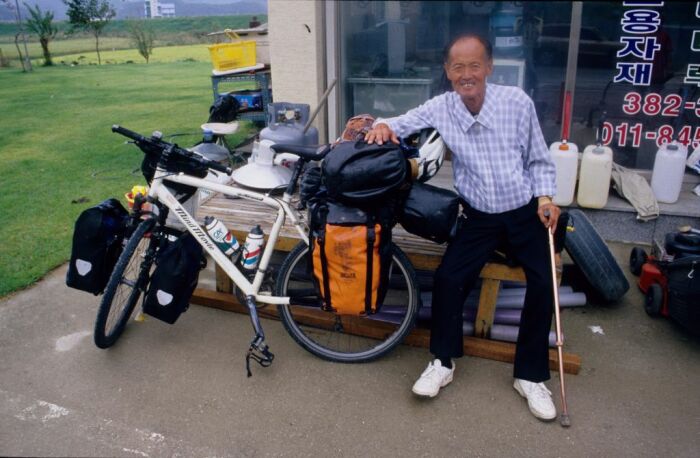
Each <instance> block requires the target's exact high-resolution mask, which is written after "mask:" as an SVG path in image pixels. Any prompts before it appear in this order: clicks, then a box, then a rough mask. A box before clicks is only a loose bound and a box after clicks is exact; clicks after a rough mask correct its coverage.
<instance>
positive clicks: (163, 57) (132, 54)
mask: <svg viewBox="0 0 700 458" xmlns="http://www.w3.org/2000/svg"><path fill="white" fill-rule="evenodd" d="M100 57H101V58H102V63H107V64H123V63H126V62H129V61H131V62H136V63H145V62H146V61H145V60H144V58H143V57H141V54H139V52H138V51H137V50H135V49H117V50H115V51H111V50H110V51H106V50H101V51H100ZM61 61H63V62H65V63H66V64H70V63H71V62H73V61H76V62H79V65H86V64H97V53H96V52H95V51H92V52H83V53H80V54H69V55H65V56H60V57H57V58H56V59H55V62H56V63H61ZM178 61H197V62H211V57H210V55H209V49H207V45H205V44H199V45H189V46H165V47H160V48H153V53H152V54H151V58H150V63H158V62H161V63H162V62H178ZM42 62H43V59H39V60H36V61H34V63H35V65H41V63H42ZM211 68H212V67H211V64H210V69H211Z"/></svg>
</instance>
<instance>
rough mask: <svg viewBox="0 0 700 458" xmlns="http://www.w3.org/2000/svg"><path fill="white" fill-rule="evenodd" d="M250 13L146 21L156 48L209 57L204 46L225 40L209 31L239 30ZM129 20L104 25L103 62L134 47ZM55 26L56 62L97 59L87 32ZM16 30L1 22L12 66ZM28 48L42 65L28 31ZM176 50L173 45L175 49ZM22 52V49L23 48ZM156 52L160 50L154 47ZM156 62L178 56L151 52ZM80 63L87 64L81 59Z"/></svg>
mask: <svg viewBox="0 0 700 458" xmlns="http://www.w3.org/2000/svg"><path fill="white" fill-rule="evenodd" d="M30 3H31V2H30ZM257 17H258V19H259V20H260V21H262V22H267V16H266V15H257ZM251 18H252V16H249V15H247V16H246V15H244V16H209V17H201V16H200V17H182V18H159V19H158V20H153V21H145V22H144V24H145V25H146V26H147V27H149V28H150V29H151V30H152V31H153V33H154V35H155V45H156V46H157V47H159V48H160V47H173V46H175V47H180V46H183V45H194V44H199V46H200V49H203V52H202V53H201V54H202V55H203V56H204V57H202V58H201V59H198V58H197V57H194V56H193V58H194V59H195V60H208V59H209V57H208V56H209V54H208V51H207V49H206V45H207V44H212V43H215V42H216V41H217V39H218V40H225V39H224V38H223V37H220V36H219V37H210V36H207V34H208V33H210V32H216V31H221V30H224V29H226V28H229V29H239V28H246V27H248V22H249V21H250V19H251ZM131 22H133V21H131V20H113V21H111V22H110V23H109V24H108V25H107V27H105V31H104V35H103V36H101V37H100V53H101V54H102V61H103V62H105V53H107V52H109V51H113V50H122V49H124V50H126V49H129V48H133V47H134V44H133V42H132V40H131V38H130V34H129V26H130V23H131ZM55 25H56V26H57V27H58V29H59V33H58V36H57V37H56V38H55V39H54V40H52V41H51V43H50V44H49V50H50V51H51V55H52V56H53V60H54V62H55V63H60V62H61V61H62V60H63V61H65V62H66V63H70V62H71V61H73V60H78V58H79V57H80V56H81V55H83V56H85V58H86V59H89V60H90V61H94V62H97V55H96V54H95V39H94V37H93V36H92V35H90V34H88V33H84V32H81V33H76V34H73V35H69V34H67V33H66V32H67V30H68V28H69V24H68V23H67V22H66V21H56V22H55ZM16 32H17V25H16V24H15V23H12V22H10V23H0V49H1V50H2V52H3V55H4V56H5V58H7V59H9V60H10V61H11V62H12V65H13V66H14V67H19V66H20V64H19V60H18V56H17V49H16V47H15V44H14V36H15V33H16ZM27 40H28V44H27V47H28V51H29V57H30V58H31V59H36V60H35V61H34V62H33V63H34V64H35V65H41V64H42V63H43V59H42V51H41V46H40V45H39V40H38V37H37V36H36V35H35V34H32V33H27ZM175 49H176V48H175ZM22 50H23V51H24V48H22ZM156 52H157V53H158V52H159V51H158V50H156ZM154 59H155V60H156V61H158V62H171V61H173V60H179V59H169V58H167V57H164V56H158V55H157V54H156V55H154ZM112 60H113V62H116V63H121V62H125V61H127V60H133V61H134V62H143V58H142V57H141V56H140V55H139V54H138V53H137V52H136V51H133V52H131V53H130V54H129V57H126V58H123V59H122V58H113V59H112ZM80 62H81V63H87V62H84V61H82V60H81V61H80Z"/></svg>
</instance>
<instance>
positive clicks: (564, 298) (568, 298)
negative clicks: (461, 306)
mask: <svg viewBox="0 0 700 458" xmlns="http://www.w3.org/2000/svg"><path fill="white" fill-rule="evenodd" d="M465 305H466V306H467V307H477V306H478V305H479V301H478V300H469V299H468V300H467V301H466V302H465ZM524 305H525V295H522V296H505V297H501V296H499V297H498V299H497V300H496V307H500V308H508V309H522V308H523V306H524ZM584 305H586V294H585V293H574V292H571V293H565V294H562V293H559V306H560V307H582V306H584Z"/></svg>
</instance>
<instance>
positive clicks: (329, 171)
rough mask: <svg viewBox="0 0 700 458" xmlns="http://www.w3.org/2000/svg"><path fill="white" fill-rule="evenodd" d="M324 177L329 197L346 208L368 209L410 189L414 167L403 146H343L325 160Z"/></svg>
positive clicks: (386, 144) (364, 144)
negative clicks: (346, 206)
mask: <svg viewBox="0 0 700 458" xmlns="http://www.w3.org/2000/svg"><path fill="white" fill-rule="evenodd" d="M322 173H323V181H324V184H325V186H326V189H327V192H328V197H330V198H331V199H333V200H336V201H338V202H340V203H343V204H345V205H349V206H359V207H367V206H368V205H376V204H378V203H379V202H381V201H382V200H386V199H387V198H390V197H392V196H394V195H395V192H396V191H398V190H399V189H401V188H402V187H404V186H408V180H409V176H410V167H409V165H408V161H407V160H406V152H405V151H404V148H402V147H401V146H399V145H396V144H393V143H385V144H384V145H377V144H372V145H369V144H367V143H365V142H364V141H357V142H341V143H339V144H338V145H336V146H335V147H334V148H333V149H332V150H331V152H330V153H328V155H327V156H326V157H325V158H324V160H323V166H322Z"/></svg>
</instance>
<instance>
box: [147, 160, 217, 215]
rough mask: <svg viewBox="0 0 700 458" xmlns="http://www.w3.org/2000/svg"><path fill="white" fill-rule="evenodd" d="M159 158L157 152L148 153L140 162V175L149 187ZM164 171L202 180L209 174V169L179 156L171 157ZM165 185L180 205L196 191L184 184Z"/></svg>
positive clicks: (169, 183) (168, 183)
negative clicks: (141, 174)
mask: <svg viewBox="0 0 700 458" xmlns="http://www.w3.org/2000/svg"><path fill="white" fill-rule="evenodd" d="M160 156H161V155H160V152H159V151H156V152H148V153H146V154H144V156H143V161H142V162H141V173H143V177H144V178H145V179H146V182H147V183H148V184H149V186H150V184H151V181H153V177H154V175H155V173H156V168H157V166H158V162H159V161H160ZM165 170H167V171H168V172H171V173H180V172H183V173H185V174H187V175H192V176H195V177H197V178H204V177H206V176H207V173H209V169H208V168H207V167H206V166H204V165H202V164H198V163H195V162H194V161H191V160H188V159H187V158H183V157H180V156H173V157H171V158H170V160H169V161H168V162H167V163H166V164H165ZM166 183H167V187H168V188H169V189H170V190H171V191H172V192H173V194H174V195H175V197H176V198H177V200H178V201H179V202H180V203H182V202H185V201H186V200H188V199H189V198H190V197H192V196H193V195H194V193H195V192H196V191H197V188H195V187H192V186H188V185H185V184H181V183H171V182H166Z"/></svg>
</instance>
